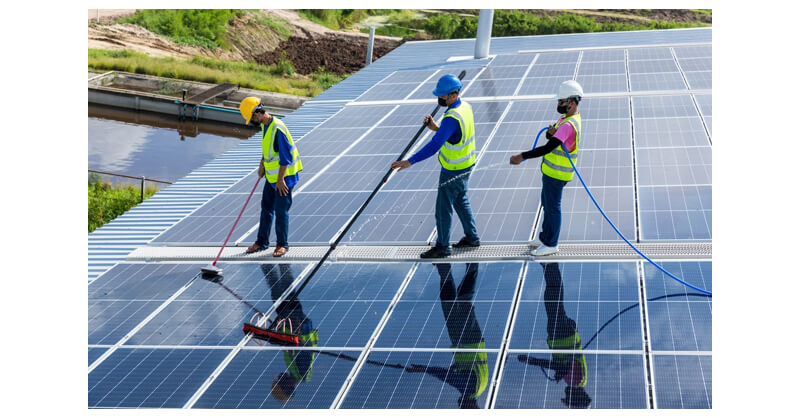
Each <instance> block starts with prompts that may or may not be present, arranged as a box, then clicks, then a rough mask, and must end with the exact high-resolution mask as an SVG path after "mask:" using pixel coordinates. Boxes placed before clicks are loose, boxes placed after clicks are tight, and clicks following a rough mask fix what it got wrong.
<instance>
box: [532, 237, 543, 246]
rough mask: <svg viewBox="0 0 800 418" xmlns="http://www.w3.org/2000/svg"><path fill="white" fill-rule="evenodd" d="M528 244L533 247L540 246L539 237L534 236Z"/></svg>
mask: <svg viewBox="0 0 800 418" xmlns="http://www.w3.org/2000/svg"><path fill="white" fill-rule="evenodd" d="M530 245H531V247H533V248H536V247H541V246H542V241H539V238H536V239H535V240H533V241H531V242H530Z"/></svg>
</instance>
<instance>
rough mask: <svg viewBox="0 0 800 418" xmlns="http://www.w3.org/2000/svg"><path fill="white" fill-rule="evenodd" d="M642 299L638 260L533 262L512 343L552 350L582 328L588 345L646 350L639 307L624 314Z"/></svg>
mask: <svg viewBox="0 0 800 418" xmlns="http://www.w3.org/2000/svg"><path fill="white" fill-rule="evenodd" d="M638 303H639V299H638V278H637V274H636V263H564V264H557V263H543V264H530V265H529V266H528V273H527V276H526V279H525V285H524V287H523V289H522V295H521V298H520V302H519V308H518V310H517V314H516V319H515V324H514V329H513V332H512V334H511V342H510V345H509V347H510V348H511V349H526V350H527V349H549V348H551V347H549V346H548V343H547V341H548V338H561V337H558V336H559V335H562V334H563V336H567V335H566V334H567V333H570V332H571V333H575V332H577V333H578V334H579V336H580V339H581V341H582V344H583V345H582V347H583V348H584V349H593V350H641V349H642V342H643V337H642V326H641V324H642V323H641V314H640V309H638V308H637V309H634V310H631V311H626V312H624V313H622V314H620V312H622V311H624V310H625V309H626V308H628V307H631V306H632V305H634V304H637V305H638ZM616 315H619V316H618V317H615V316H616ZM609 320H611V321H612V322H611V323H610V324H609V325H608V326H606V327H604V328H603V325H604V324H605V323H606V322H607V321H609ZM601 328H602V329H601ZM570 335H571V334H570Z"/></svg>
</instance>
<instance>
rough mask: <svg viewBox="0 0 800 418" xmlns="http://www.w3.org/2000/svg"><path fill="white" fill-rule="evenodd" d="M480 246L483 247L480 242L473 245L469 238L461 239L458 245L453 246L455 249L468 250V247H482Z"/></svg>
mask: <svg viewBox="0 0 800 418" xmlns="http://www.w3.org/2000/svg"><path fill="white" fill-rule="evenodd" d="M480 246H481V242H480V241H478V242H476V243H473V242H471V241H470V240H469V238H467V237H461V239H460V240H458V242H457V243H455V244H453V248H467V247H480Z"/></svg>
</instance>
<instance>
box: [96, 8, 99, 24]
mask: <svg viewBox="0 0 800 418" xmlns="http://www.w3.org/2000/svg"><path fill="white" fill-rule="evenodd" d="M96 10H97V23H100V9H96Z"/></svg>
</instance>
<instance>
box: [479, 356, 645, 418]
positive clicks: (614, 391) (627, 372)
mask: <svg viewBox="0 0 800 418" xmlns="http://www.w3.org/2000/svg"><path fill="white" fill-rule="evenodd" d="M557 355H558V354H556V353H552V352H550V353H542V352H535V353H529V352H509V356H508V357H507V358H506V361H505V367H504V369H503V379H502V380H501V381H500V387H499V388H498V390H497V402H496V403H495V405H494V407H495V408H499V409H506V408H513V409H522V408H530V409H565V408H569V407H570V406H569V405H572V406H571V407H573V408H581V407H583V406H582V405H586V406H585V407H586V408H592V409H644V408H648V395H647V385H646V380H645V379H646V373H645V370H644V362H643V361H642V357H643V355H641V354H585V355H584V356H585V359H586V366H587V369H588V370H590V375H589V378H588V382H587V384H586V386H585V387H584V388H583V393H580V391H574V392H573V391H570V392H569V393H567V385H566V384H565V383H563V382H554V381H553V380H554V378H553V377H552V376H553V374H554V372H553V371H552V370H548V369H544V368H543V367H544V366H548V365H550V363H551V362H552V360H551V359H552V358H554V357H556V356H557ZM540 365H541V366H540Z"/></svg>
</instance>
